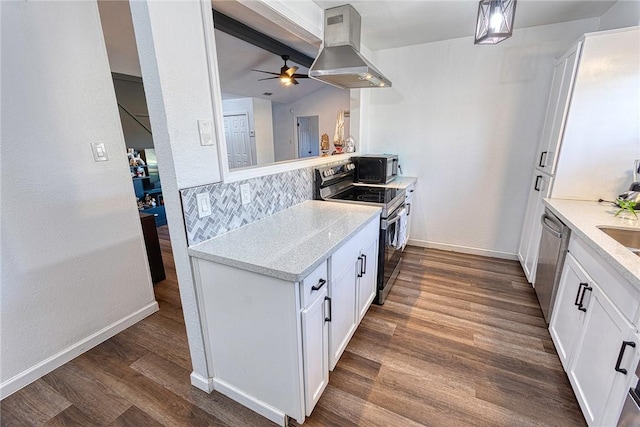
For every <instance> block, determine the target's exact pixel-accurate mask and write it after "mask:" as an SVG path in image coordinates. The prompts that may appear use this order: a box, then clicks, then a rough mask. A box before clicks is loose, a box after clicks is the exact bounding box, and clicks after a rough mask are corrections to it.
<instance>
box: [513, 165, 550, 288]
mask: <svg viewBox="0 0 640 427" xmlns="http://www.w3.org/2000/svg"><path fill="white" fill-rule="evenodd" d="M551 184H552V178H551V177H550V176H548V175H545V174H537V175H535V176H534V177H533V182H532V183H531V193H530V196H529V205H528V206H527V213H530V215H528V216H527V217H526V218H525V220H526V223H525V226H524V230H523V235H522V238H521V243H520V245H521V247H522V248H523V250H524V254H523V257H522V259H521V263H522V268H523V270H524V274H525V276H527V280H528V281H529V282H530V283H533V282H534V281H535V278H536V265H537V264H538V249H539V248H540V237H541V236H542V224H541V223H540V218H541V217H542V214H543V213H544V205H543V204H542V199H544V198H545V197H548V196H549V193H550V192H551ZM524 247H526V250H525V249H524Z"/></svg>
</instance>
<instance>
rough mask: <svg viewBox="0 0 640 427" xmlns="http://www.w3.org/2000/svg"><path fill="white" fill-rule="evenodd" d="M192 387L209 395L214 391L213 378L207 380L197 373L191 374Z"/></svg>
mask: <svg viewBox="0 0 640 427" xmlns="http://www.w3.org/2000/svg"><path fill="white" fill-rule="evenodd" d="M191 385H192V386H194V387H196V388H199V389H200V390H202V391H204V392H207V393H211V392H212V391H213V390H214V387H213V378H205V377H203V376H202V375H200V374H198V373H196V372H195V371H194V372H191Z"/></svg>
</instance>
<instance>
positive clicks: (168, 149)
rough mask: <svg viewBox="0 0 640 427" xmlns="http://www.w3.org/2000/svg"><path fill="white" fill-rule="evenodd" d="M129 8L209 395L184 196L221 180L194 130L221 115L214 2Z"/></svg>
mask: <svg viewBox="0 0 640 427" xmlns="http://www.w3.org/2000/svg"><path fill="white" fill-rule="evenodd" d="M130 5H131V16H132V20H133V26H134V31H135V35H136V43H137V45H138V56H139V58H140V66H141V69H142V78H143V79H144V85H145V94H146V97H147V106H148V108H149V116H150V119H151V127H152V129H153V140H154V145H155V150H156V155H157V157H158V166H159V171H160V179H161V180H162V189H163V195H164V199H165V209H166V211H167V222H168V225H169V232H170V233H171V248H172V250H173V257H174V261H175V266H176V275H177V277H178V283H179V287H180V299H181V301H182V310H183V314H184V318H185V326H186V329H187V337H188V339H189V351H190V354H191V363H192V364H193V372H192V374H191V381H192V384H194V385H195V386H197V387H199V388H201V389H204V390H207V391H211V390H212V389H211V382H210V381H209V372H210V370H211V369H212V367H211V366H209V365H208V364H207V359H206V355H205V351H204V342H203V332H202V328H201V324H200V317H199V309H198V301H197V299H196V295H195V289H194V278H193V273H192V271H191V264H190V261H189V256H188V254H187V237H186V230H185V225H184V216H183V211H182V202H181V200H180V193H179V191H180V190H181V189H184V188H187V187H193V186H199V185H205V184H211V183H213V182H217V181H219V180H220V168H219V163H218V153H217V146H216V145H211V146H202V145H200V139H199V136H198V125H197V120H213V117H214V113H216V114H217V113H220V117H221V116H222V114H221V111H220V112H218V111H214V101H213V98H212V97H213V95H212V91H213V90H215V89H212V87H213V85H212V81H211V80H210V76H209V69H210V68H211V69H215V66H216V65H215V63H212V62H209V61H210V58H215V45H214V44H213V35H212V33H213V15H212V14H211V4H210V3H209V2H207V1H155V0H138V1H134V2H131V3H130ZM206 31H209V32H210V33H209V34H208V33H207V32H206ZM216 95H217V96H219V95H220V94H219V93H217V94H216ZM217 135H218V133H216V134H215V136H217ZM215 136H214V138H215ZM218 142H219V141H217V140H216V143H218ZM225 161H226V159H225Z"/></svg>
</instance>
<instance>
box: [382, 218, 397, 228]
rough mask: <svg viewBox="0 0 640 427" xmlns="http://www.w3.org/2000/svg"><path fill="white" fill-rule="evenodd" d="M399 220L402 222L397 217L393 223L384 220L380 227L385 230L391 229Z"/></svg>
mask: <svg viewBox="0 0 640 427" xmlns="http://www.w3.org/2000/svg"><path fill="white" fill-rule="evenodd" d="M399 220H400V217H399V216H397V215H396V217H395V218H393V219H392V220H391V221H389V220H388V219H383V220H382V221H380V226H381V228H382V229H383V230H386V229H387V228H389V226H390V225H393V224H395V223H396V222H398V221H399Z"/></svg>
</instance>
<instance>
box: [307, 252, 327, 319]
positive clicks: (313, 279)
mask: <svg viewBox="0 0 640 427" xmlns="http://www.w3.org/2000/svg"><path fill="white" fill-rule="evenodd" d="M328 279H329V276H328V275H327V261H324V262H323V263H322V264H320V265H319V266H318V268H316V269H315V270H314V271H313V273H311V274H309V275H308V276H307V277H306V278H305V279H304V280H303V281H302V283H301V284H300V305H301V306H302V308H306V307H308V306H309V305H310V304H311V303H312V302H313V301H314V300H315V299H316V297H317V296H318V295H320V294H321V293H322V292H321V290H322V289H325V288H327V287H328V283H327V282H328ZM314 287H315V288H316V289H313V288H314Z"/></svg>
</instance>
